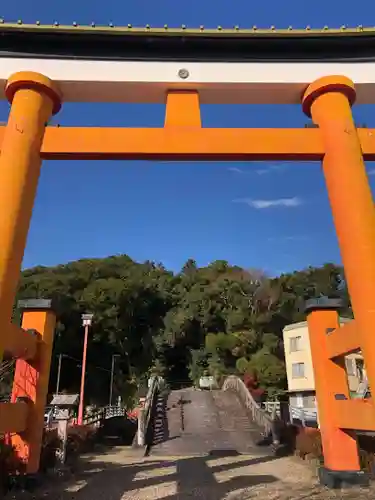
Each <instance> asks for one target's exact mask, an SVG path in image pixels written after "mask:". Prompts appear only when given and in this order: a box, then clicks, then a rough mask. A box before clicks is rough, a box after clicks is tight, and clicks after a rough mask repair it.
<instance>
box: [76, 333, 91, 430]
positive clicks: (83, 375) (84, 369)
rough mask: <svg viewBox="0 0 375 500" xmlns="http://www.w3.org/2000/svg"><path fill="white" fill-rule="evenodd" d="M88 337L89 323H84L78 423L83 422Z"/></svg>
mask: <svg viewBox="0 0 375 500" xmlns="http://www.w3.org/2000/svg"><path fill="white" fill-rule="evenodd" d="M88 337H89V325H85V340H84V343H83V357H82V375H81V393H80V397H79V408H78V422H77V423H78V425H82V424H83V408H84V398H85V375H86V355H87V341H88Z"/></svg>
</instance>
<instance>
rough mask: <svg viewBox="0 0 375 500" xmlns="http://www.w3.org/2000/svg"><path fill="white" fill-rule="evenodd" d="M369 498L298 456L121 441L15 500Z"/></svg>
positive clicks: (365, 491)
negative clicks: (190, 450)
mask: <svg viewBox="0 0 375 500" xmlns="http://www.w3.org/2000/svg"><path fill="white" fill-rule="evenodd" d="M45 498H48V500H130V499H132V500H154V499H165V500H179V499H180V500H185V499H186V500H187V499H192V498H197V499H201V500H205V499H207V500H247V499H260V500H266V499H267V500H292V499H293V500H303V499H311V500H318V499H319V500H328V499H347V500H354V499H355V500H365V499H366V500H368V499H371V498H375V488H374V487H371V488H370V490H369V489H363V490H361V489H357V488H356V489H350V490H343V491H330V490H327V489H325V488H322V487H320V486H319V485H318V483H317V479H316V473H315V471H314V468H313V467H311V466H310V465H308V464H306V463H304V462H302V461H301V460H300V459H298V458H297V457H284V458H274V457H259V456H257V457H255V456H251V455H238V454H232V455H230V454H229V453H223V454H221V455H212V456H204V457H202V456H201V457H196V456H195V457H178V458H176V457H152V456H151V457H143V456H141V455H140V453H139V452H135V451H134V450H131V449H130V448H127V447H126V448H125V447H117V448H113V449H112V450H108V451H107V452H104V451H103V452H101V453H99V454H97V455H86V456H84V457H82V460H81V462H80V464H79V466H78V467H77V468H76V470H75V473H74V474H72V475H70V477H68V478H64V479H63V478H60V479H56V478H54V479H53V480H52V479H50V480H49V481H47V482H46V484H45V485H44V486H43V488H41V489H40V490H39V491H35V492H34V493H26V492H16V493H13V494H9V495H8V496H7V497H6V499H7V500H10V499H13V500H42V499H45Z"/></svg>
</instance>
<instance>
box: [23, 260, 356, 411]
mask: <svg viewBox="0 0 375 500" xmlns="http://www.w3.org/2000/svg"><path fill="white" fill-rule="evenodd" d="M321 295H325V296H329V297H342V298H343V299H344V301H345V304H346V307H345V310H344V311H343V314H346V315H350V308H349V305H348V301H347V292H346V287H345V282H344V280H343V276H342V269H341V268H339V267H337V266H334V265H332V264H326V265H325V266H323V267H321V268H309V269H306V270H303V271H299V272H294V273H291V274H285V275H282V276H280V277H278V278H272V279H271V278H267V277H266V276H264V275H263V274H262V273H261V272H258V271H256V270H246V269H242V268H240V267H237V266H232V265H229V264H228V263H227V262H226V261H216V262H213V263H212V264H210V265H209V266H207V267H201V268H198V267H197V265H196V263H195V262H194V261H193V260H189V261H188V262H186V264H185V265H184V267H183V269H182V270H181V272H180V273H179V274H173V273H172V272H170V271H168V270H166V269H165V268H164V267H163V266H162V265H158V264H155V263H153V262H145V263H142V264H139V263H136V262H134V261H133V260H132V259H130V258H129V257H128V256H126V255H119V256H112V257H108V258H105V259H84V260H80V261H76V262H71V263H69V264H66V265H60V266H56V267H52V268H47V267H36V268H33V269H28V270H26V271H24V272H23V274H22V279H21V283H20V288H19V294H18V298H34V297H44V298H52V299H54V301H55V304H56V307H57V314H58V324H57V330H56V337H55V345H54V355H53V365H52V373H51V390H53V388H54V384H55V383H56V371H57V358H58V355H59V354H60V353H62V354H63V355H64V357H63V361H62V374H61V386H60V387H61V389H65V390H67V391H69V392H70V391H74V392H78V391H79V383H80V359H81V356H82V344H83V330H82V327H81V318H80V315H81V313H83V312H92V313H93V314H94V324H93V327H92V329H91V332H90V342H89V348H88V371H87V398H88V400H90V401H91V402H95V403H106V402H107V400H108V393H109V383H110V369H111V360H112V355H113V354H120V357H118V358H116V369H115V395H121V396H123V397H127V396H129V395H130V394H131V393H132V392H133V391H134V390H135V388H136V387H137V386H138V385H139V383H140V382H141V381H142V379H145V378H146V377H147V376H148V375H149V374H150V373H152V372H154V373H160V374H162V375H164V376H165V377H166V378H167V379H169V381H170V382H171V383H172V384H175V385H178V384H186V383H187V382H188V380H192V381H194V380H196V379H197V378H198V377H199V376H200V375H201V374H202V373H210V374H213V375H215V376H216V377H218V378H220V377H221V376H222V375H224V374H226V373H248V374H251V376H254V375H255V376H256V378H257V380H258V382H259V385H260V387H261V388H263V389H265V390H266V391H267V392H269V393H270V394H272V393H275V392H277V391H280V390H282V389H284V388H285V369H284V363H283V350H282V345H281V339H282V328H283V327H284V326H285V325H286V324H289V323H292V322H295V321H301V320H303V319H304V314H303V307H302V306H303V303H304V301H305V300H306V299H307V298H311V297H317V296H321Z"/></svg>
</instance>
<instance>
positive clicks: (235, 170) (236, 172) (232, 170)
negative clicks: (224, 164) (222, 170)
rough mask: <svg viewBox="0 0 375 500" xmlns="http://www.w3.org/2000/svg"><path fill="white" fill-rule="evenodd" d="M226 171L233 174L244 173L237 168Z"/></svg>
mask: <svg viewBox="0 0 375 500" xmlns="http://www.w3.org/2000/svg"><path fill="white" fill-rule="evenodd" d="M228 170H229V172H234V173H235V174H243V173H244V171H243V170H241V169H240V168H238V167H229V168H228Z"/></svg>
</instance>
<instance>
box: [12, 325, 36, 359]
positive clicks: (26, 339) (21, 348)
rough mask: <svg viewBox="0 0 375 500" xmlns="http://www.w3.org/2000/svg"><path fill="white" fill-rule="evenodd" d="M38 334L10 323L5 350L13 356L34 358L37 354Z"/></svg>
mask: <svg viewBox="0 0 375 500" xmlns="http://www.w3.org/2000/svg"><path fill="white" fill-rule="evenodd" d="M37 351H38V336H36V335H33V334H31V333H29V332H26V331H25V330H24V329H23V328H20V327H19V326H17V325H15V324H13V323H10V325H9V326H8V331H7V334H6V336H5V341H4V352H5V354H6V355H10V356H11V357H13V358H22V359H26V360H32V359H34V358H35V356H36V355H37Z"/></svg>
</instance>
